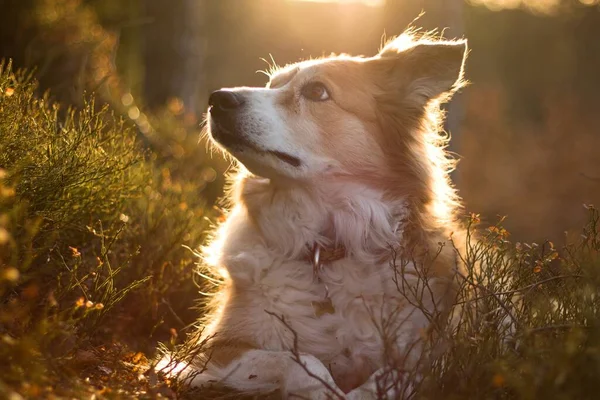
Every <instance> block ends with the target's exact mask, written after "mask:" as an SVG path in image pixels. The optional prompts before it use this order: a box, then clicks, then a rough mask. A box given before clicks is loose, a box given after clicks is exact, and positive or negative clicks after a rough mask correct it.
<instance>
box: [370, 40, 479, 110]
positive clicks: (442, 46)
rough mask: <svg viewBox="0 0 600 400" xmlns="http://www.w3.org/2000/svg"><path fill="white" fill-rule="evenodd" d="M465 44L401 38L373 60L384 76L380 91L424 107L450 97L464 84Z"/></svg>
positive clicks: (392, 42)
mask: <svg viewBox="0 0 600 400" xmlns="http://www.w3.org/2000/svg"><path fill="white" fill-rule="evenodd" d="M467 53H468V49H467V42H466V40H457V41H417V42H416V44H413V43H409V44H408V45H407V43H406V39H405V38H403V37H402V36H400V37H399V38H397V39H395V40H393V41H391V42H390V43H388V44H387V45H386V46H385V47H384V48H383V49H382V50H381V52H380V53H379V54H378V55H377V56H376V57H374V58H373V61H374V62H375V63H376V64H378V68H379V73H380V75H381V73H383V74H384V75H385V76H384V79H385V82H382V84H383V85H385V86H383V88H384V89H385V88H386V86H387V88H388V89H390V88H393V89H394V90H399V91H400V92H401V95H402V96H403V97H404V100H407V101H408V102H410V103H412V104H413V105H415V106H424V105H425V104H426V103H427V102H429V101H430V100H432V99H435V98H438V97H440V96H441V95H443V94H451V93H453V92H454V91H455V90H457V89H459V88H460V87H461V86H462V85H463V84H464V81H463V75H464V64H465V60H466V58H467Z"/></svg>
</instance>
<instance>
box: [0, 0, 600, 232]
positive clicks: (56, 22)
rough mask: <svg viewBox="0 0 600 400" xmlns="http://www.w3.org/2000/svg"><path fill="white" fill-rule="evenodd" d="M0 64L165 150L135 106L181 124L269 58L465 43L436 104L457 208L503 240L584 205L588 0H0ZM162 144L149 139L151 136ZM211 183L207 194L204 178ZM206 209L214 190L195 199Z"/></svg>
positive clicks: (592, 196) (179, 147)
mask: <svg viewBox="0 0 600 400" xmlns="http://www.w3.org/2000/svg"><path fill="white" fill-rule="evenodd" d="M0 4H1V7H2V16H1V17H0V19H1V21H2V24H1V26H0V57H5V58H12V59H13V60H14V64H15V66H17V67H36V68H37V69H36V74H35V75H36V77H37V78H38V79H39V80H40V82H41V87H42V88H43V89H47V88H51V89H52V96H53V97H55V98H57V99H58V100H59V101H61V102H66V103H77V102H80V101H81V93H82V92H84V91H88V92H90V91H94V92H100V93H101V94H102V96H103V99H104V100H105V101H107V102H110V103H111V104H113V105H115V106H116V107H117V108H118V109H119V110H122V112H123V113H124V114H125V115H129V117H130V118H131V119H133V120H134V121H135V122H136V123H137V126H138V128H139V130H140V132H141V134H142V135H143V136H146V140H150V141H152V140H155V141H157V140H162V141H163V142H164V141H165V140H166V141H167V142H168V143H166V142H165V143H162V144H161V145H162V146H168V147H169V148H168V152H169V153H172V154H174V155H175V156H181V155H183V154H184V153H186V152H189V151H190V150H189V148H188V146H195V144H194V143H195V142H194V141H195V139H196V138H195V132H194V131H193V130H192V136H194V137H192V139H193V140H188V139H189V137H188V136H189V133H190V132H189V131H183V130H182V129H179V130H176V131H174V132H170V133H169V134H167V136H168V139H165V138H164V137H162V138H161V137H158V136H160V135H154V137H153V131H154V130H155V127H153V126H152V124H151V123H150V122H149V121H148V116H147V114H148V113H151V114H152V115H156V114H157V113H162V112H165V111H166V112H171V113H172V114H174V115H175V116H179V117H182V119H184V120H185V122H186V124H187V126H195V125H196V124H197V123H198V122H199V121H200V120H201V118H202V113H203V111H204V110H205V108H206V99H207V95H208V93H210V92H211V91H212V90H215V89H217V88H220V87H223V86H236V85H246V86H252V85H264V84H265V82H266V77H265V76H264V75H262V74H260V73H256V71H258V70H264V69H267V68H268V66H267V65H266V63H265V62H264V61H263V60H261V58H264V59H267V60H270V59H271V57H273V59H274V61H275V62H276V63H278V64H285V63H289V62H294V61H297V60H299V59H302V58H306V57H311V56H313V57H314V56H321V55H328V54H330V53H332V52H336V53H339V52H345V53H350V54H364V55H371V54H373V53H374V52H375V51H376V50H377V48H378V46H379V45H380V43H381V40H382V34H383V33H384V32H385V34H386V35H387V36H388V37H390V36H393V35H397V34H400V33H401V32H402V31H403V30H404V29H405V28H406V27H407V26H408V25H409V24H410V23H411V21H413V20H414V19H415V18H416V17H417V16H418V15H419V14H420V12H421V11H422V10H424V11H425V15H424V16H423V17H421V18H420V19H418V20H417V21H415V22H414V25H415V26H423V27H425V28H426V29H432V28H436V27H440V28H447V29H445V30H444V31H443V32H444V35H445V36H447V37H449V38H453V37H461V36H466V37H467V38H468V39H469V45H470V48H471V50H472V51H471V55H470V59H469V62H468V71H467V76H468V78H469V79H470V81H471V82H472V83H473V84H472V85H471V86H470V87H468V88H467V89H466V90H465V91H464V93H463V94H462V95H460V96H458V97H457V98H456V100H455V101H454V103H453V104H452V106H451V107H450V110H451V112H450V118H449V122H448V127H449V128H450V130H451V133H452V134H453V136H454V141H453V144H452V150H453V151H455V152H457V153H458V154H459V155H460V156H461V157H462V159H463V161H462V162H461V164H460V167H459V169H458V172H457V173H456V174H455V179H456V182H457V184H458V186H459V188H460V192H461V194H462V196H463V197H464V199H465V201H466V205H467V207H466V208H467V210H469V211H474V212H480V213H482V214H483V215H484V216H486V217H487V218H489V219H491V220H495V219H496V215H506V216H508V219H507V222H506V225H507V227H508V228H509V230H510V231H511V232H512V234H513V235H514V237H517V238H519V239H524V240H541V239H546V238H553V239H557V240H559V241H560V239H561V237H562V235H563V232H564V231H566V230H570V229H572V228H574V227H579V226H580V225H581V222H582V219H583V218H584V217H583V213H582V211H581V210H582V208H581V204H583V203H594V202H596V203H597V202H598V200H600V157H599V156H598V154H597V149H598V148H600V147H599V145H600V133H599V132H600V115H599V114H598V113H597V110H598V106H599V101H600V100H599V97H598V95H597V93H598V90H599V89H600V74H599V73H598V71H600V41H598V40H597V38H598V36H599V35H600V9H599V7H598V5H597V4H598V1H597V0H579V1H578V0H506V1H504V0H471V1H470V2H463V1H461V0H444V1H441V0H387V1H386V0H362V1H352V0H342V1H338V2H336V1H295V0H178V1H165V0H144V1H141V0H20V1H15V0H13V1H11V0H2V1H1V2H0ZM163 136H164V135H163ZM217 186H218V185H217ZM203 195H206V196H207V199H209V201H213V200H214V198H215V196H217V195H218V189H216V191H213V192H211V193H204V194H203Z"/></svg>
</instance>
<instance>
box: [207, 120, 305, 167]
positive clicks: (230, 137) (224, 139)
mask: <svg viewBox="0 0 600 400" xmlns="http://www.w3.org/2000/svg"><path fill="white" fill-rule="evenodd" d="M212 137H213V138H214V140H216V141H217V142H219V143H220V144H221V145H222V146H224V147H226V148H228V149H230V150H232V151H236V150H238V151H239V150H243V149H244V148H247V149H250V150H252V151H254V152H256V153H261V154H272V155H274V156H275V157H277V158H279V159H280V160H281V161H283V162H285V163H286V164H289V165H291V166H293V167H299V166H300V165H301V164H302V162H301V161H300V159H299V158H298V157H294V156H292V155H291V154H288V153H284V152H282V151H278V150H264V149H261V148H259V147H258V146H256V145H255V144H254V143H252V142H250V141H249V140H248V139H246V138H245V137H243V136H239V135H235V134H232V133H231V132H230V131H229V130H227V129H223V127H221V126H219V125H218V124H216V129H213V130H212Z"/></svg>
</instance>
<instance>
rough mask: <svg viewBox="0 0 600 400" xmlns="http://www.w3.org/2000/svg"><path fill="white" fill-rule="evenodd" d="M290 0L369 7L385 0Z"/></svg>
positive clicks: (376, 5)
mask: <svg viewBox="0 0 600 400" xmlns="http://www.w3.org/2000/svg"><path fill="white" fill-rule="evenodd" d="M291 1H309V2H312V3H338V4H352V3H354V4H356V3H360V4H364V5H367V6H371V7H380V6H383V5H384V4H385V0H291Z"/></svg>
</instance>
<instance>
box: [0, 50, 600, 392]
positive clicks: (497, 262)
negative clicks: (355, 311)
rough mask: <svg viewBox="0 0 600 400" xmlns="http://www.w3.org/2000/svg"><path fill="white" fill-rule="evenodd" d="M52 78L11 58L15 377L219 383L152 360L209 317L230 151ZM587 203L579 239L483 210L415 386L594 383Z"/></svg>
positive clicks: (5, 77)
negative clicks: (531, 229) (41, 90)
mask: <svg viewBox="0 0 600 400" xmlns="http://www.w3.org/2000/svg"><path fill="white" fill-rule="evenodd" d="M37 93H38V91H37V84H36V82H35V81H34V80H32V78H31V75H30V74H28V73H27V72H23V71H15V70H14V69H13V68H12V66H11V65H10V63H6V62H5V63H3V64H1V65H0V132H1V135H0V342H1V345H0V360H3V362H0V393H1V394H2V395H6V396H12V397H11V398H14V399H19V398H43V397H48V398H49V397H51V396H55V398H56V397H58V398H84V397H89V396H92V395H94V396H96V398H131V397H135V398H157V397H161V396H162V397H171V398H176V397H181V396H184V397H185V396H188V397H192V396H202V397H205V398H206V397H208V395H209V392H208V391H202V392H201V393H200V394H198V393H197V392H195V393H192V394H190V392H187V391H186V390H187V389H186V388H185V387H184V386H183V387H182V386H177V384H176V382H165V381H164V380H162V379H161V378H160V376H158V375H157V374H156V373H155V372H154V371H153V370H151V369H149V367H150V361H149V360H151V359H152V358H153V357H154V354H155V351H156V348H157V343H158V342H159V341H160V342H163V343H165V345H166V346H167V347H171V348H172V347H174V346H176V345H178V344H180V343H182V342H183V340H184V339H185V336H186V334H187V333H188V332H191V333H192V334H193V333H194V332H193V330H191V329H188V330H186V327H188V326H189V325H190V324H192V323H193V321H194V320H195V318H196V317H197V316H198V315H197V314H199V311H197V310H194V309H192V306H193V305H195V304H197V303H196V302H197V301H198V300H199V299H201V296H199V294H198V291H199V287H200V289H202V286H203V282H202V280H197V278H196V276H195V274H194V269H195V263H196V260H197V259H196V256H195V255H194V253H193V252H192V251H190V250H188V249H187V248H191V249H194V248H197V247H198V246H199V245H200V244H201V243H202V242H203V240H204V235H205V232H206V230H207V229H208V228H209V226H210V225H211V221H213V220H215V219H217V218H218V212H216V211H215V210H214V209H213V207H212V202H213V199H214V198H215V197H216V195H215V193H219V190H220V182H221V181H220V178H217V177H216V174H217V173H216V171H215V169H213V166H215V163H214V162H211V161H209V160H207V159H206V155H205V154H204V153H200V151H202V152H203V151H204V150H203V148H202V146H199V147H198V146H194V147H193V149H199V150H190V148H192V147H191V146H188V145H187V144H186V142H182V141H181V140H179V141H177V140H176V139H174V138H173V136H163V135H161V134H160V132H161V131H166V130H170V131H172V132H177V131H178V130H180V129H184V128H182V127H181V126H178V125H177V123H178V122H177V121H179V120H178V118H177V117H176V116H174V115H173V113H169V112H168V110H167V111H165V114H164V115H161V116H160V117H156V116H149V117H148V121H149V122H148V123H151V124H152V126H153V127H154V128H153V129H154V133H155V135H156V136H155V137H156V138H157V139H156V142H151V143H150V144H148V143H147V142H144V143H143V145H142V143H140V141H139V138H140V135H139V131H138V128H139V126H137V125H135V124H133V123H131V122H128V121H125V120H123V119H122V118H120V117H118V116H116V115H115V114H114V113H113V112H112V111H111V110H110V109H109V108H108V107H106V106H100V105H98V104H96V103H95V102H94V99H93V97H87V98H85V99H84V100H82V104H83V106H82V107H81V108H80V109H77V110H75V109H68V108H66V109H65V108H61V107H60V106H59V105H58V104H56V103H54V102H52V101H51V100H50V97H49V96H47V95H46V96H40V95H38V94H37ZM173 127H174V128H173ZM180 136H182V135H180ZM183 136H185V135H183ZM186 137H187V136H186ZM157 143H158V144H157ZM165 143H166V145H165ZM177 146H180V147H181V149H180V150H177V151H175V152H174V153H175V154H177V156H174V155H173V151H172V150H173V149H177ZM164 149H168V151H167V150H164ZM215 168H217V167H215ZM217 169H218V168H217ZM587 213H588V221H589V222H588V224H587V225H586V226H585V227H584V229H583V230H582V232H581V236H580V237H579V239H578V240H577V241H575V242H574V243H571V244H566V245H564V246H556V245H555V244H553V243H551V242H544V243H541V244H524V243H513V242H511V241H510V240H509V238H510V237H509V234H508V232H507V231H506V230H505V229H504V228H502V226H501V225H500V224H499V225H494V226H491V227H487V228H485V227H481V226H480V225H481V224H480V218H479V216H477V215H471V216H470V218H469V219H468V221H467V224H468V227H469V232H470V235H471V236H470V238H469V240H468V244H467V248H466V251H465V252H464V253H463V257H464V262H465V264H466V265H467V266H468V268H467V271H466V272H465V273H464V274H463V275H462V276H461V277H460V281H461V290H460V292H459V294H458V297H457V303H458V307H457V308H456V310H455V313H454V316H453V317H454V318H453V320H454V321H455V323H454V324H451V325H449V326H448V327H446V328H439V329H438V330H437V331H436V332H434V333H436V334H435V335H429V336H428V337H427V338H426V339H427V341H425V343H431V342H430V341H434V342H436V343H439V341H442V342H443V343H444V348H445V351H444V353H443V354H442V355H441V356H440V357H439V358H436V359H434V360H429V361H428V362H429V364H428V368H427V369H426V373H425V374H424V375H423V376H422V379H421V380H420V381H419V382H418V383H417V389H418V396H414V397H415V398H423V399H439V398H444V399H539V398H544V399H583V398H594V396H595V395H596V393H598V391H600V383H599V382H598V379H597V376H598V373H599V372H600V339H599V338H600V315H599V313H600V304H598V303H599V302H600V298H599V296H598V294H599V293H600V272H599V271H600V256H599V252H600V233H599V226H598V224H599V221H600V215H599V213H598V211H597V210H596V209H595V208H594V207H593V206H588V207H587ZM446 245H451V243H450V242H449V243H447V244H446ZM398 261H399V264H397V266H401V265H402V264H401V261H402V260H398ZM423 287H425V288H426V286H423ZM400 288H401V286H400V285H399V290H400ZM409 297H412V298H415V297H416V296H414V295H412V296H409ZM435 317H436V316H432V318H435ZM183 349H184V350H185V349H186V348H185V347H183ZM188 355H189V354H188ZM184 356H185V355H184ZM391 367H392V368H401V366H398V365H391ZM186 393H187V394H186ZM213 394H214V393H213ZM214 395H215V396H216V394H214ZM223 395H224V394H223V393H219V396H223ZM230 396H231V395H230ZM233 397H234V398H235V395H233Z"/></svg>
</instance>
